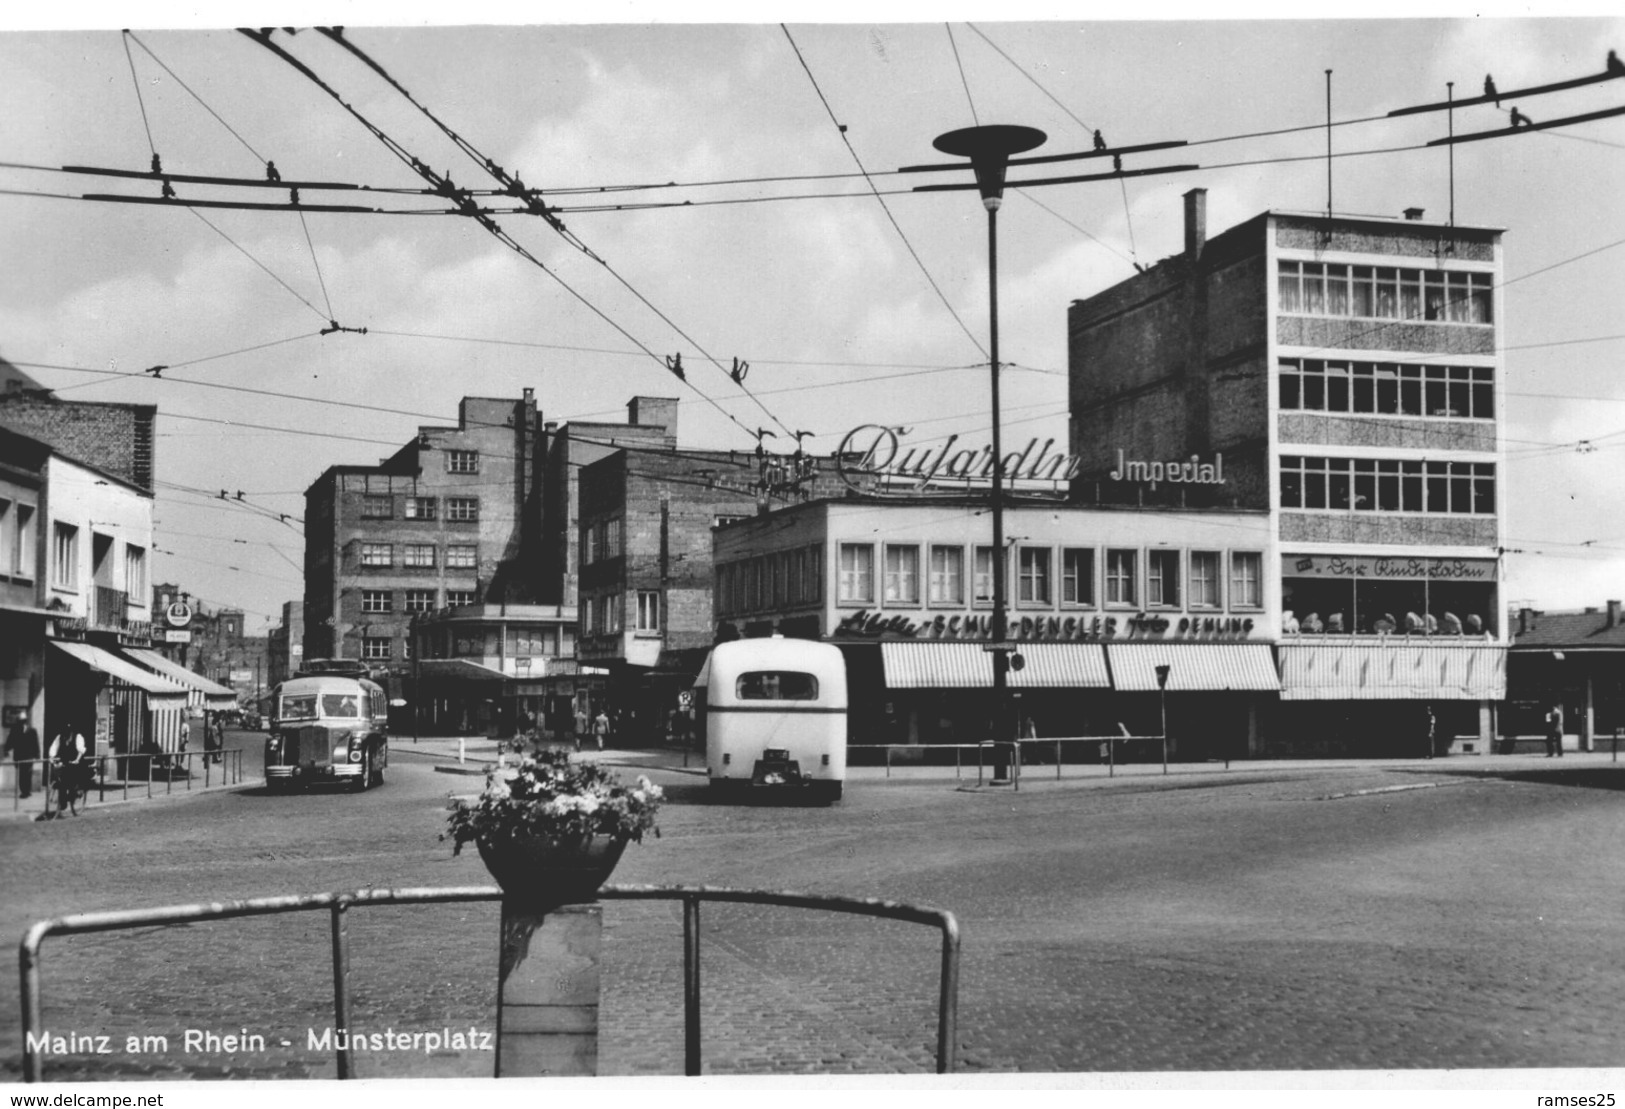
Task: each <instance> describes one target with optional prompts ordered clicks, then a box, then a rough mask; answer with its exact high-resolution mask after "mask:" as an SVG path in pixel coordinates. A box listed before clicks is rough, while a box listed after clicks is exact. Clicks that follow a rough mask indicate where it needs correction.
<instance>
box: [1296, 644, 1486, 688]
mask: <svg viewBox="0 0 1625 1109" xmlns="http://www.w3.org/2000/svg"><path fill="white" fill-rule="evenodd" d="M1280 650H1281V700H1283V701H1376V700H1412V701H1500V700H1505V698H1506V688H1507V681H1506V659H1507V649H1506V648H1505V647H1503V646H1500V645H1498V644H1485V643H1461V642H1456V643H1407V642H1406V641H1405V640H1403V639H1398V640H1395V639H1388V640H1386V641H1384V642H1382V643H1375V644H1373V643H1359V644H1355V643H1313V644H1308V643H1283V644H1281V648H1280Z"/></svg>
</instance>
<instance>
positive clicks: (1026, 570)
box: [1016, 547, 1050, 605]
mask: <svg viewBox="0 0 1625 1109" xmlns="http://www.w3.org/2000/svg"><path fill="white" fill-rule="evenodd" d="M1016 562H1017V566H1018V568H1019V574H1018V576H1017V579H1016V600H1018V601H1019V602H1021V603H1022V604H1030V605H1047V604H1049V603H1050V591H1049V548H1048V547H1022V548H1021V549H1020V550H1019V551H1018V552H1017V555H1016Z"/></svg>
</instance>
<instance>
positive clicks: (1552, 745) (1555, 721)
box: [1546, 704, 1563, 758]
mask: <svg viewBox="0 0 1625 1109" xmlns="http://www.w3.org/2000/svg"><path fill="white" fill-rule="evenodd" d="M1554 755H1555V756H1556V757H1558V758H1562V757H1563V706H1562V705H1561V704H1556V705H1553V706H1552V711H1551V712H1548V713H1547V714H1546V757H1547V758H1551V757H1553V756H1554Z"/></svg>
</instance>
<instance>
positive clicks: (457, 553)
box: [361, 543, 480, 570]
mask: <svg viewBox="0 0 1625 1109" xmlns="http://www.w3.org/2000/svg"><path fill="white" fill-rule="evenodd" d="M400 547H401V565H402V566H405V567H407V568H408V569H413V570H433V569H434V568H435V567H436V566H437V565H438V564H439V558H440V548H439V547H437V546H435V544H433V543H402V544H401V545H400ZM479 561H480V549H479V548H478V547H475V546H472V545H461V544H452V545H451V546H448V547H447V548H446V569H448V570H472V569H475V568H476V567H478V566H479ZM361 565H363V566H371V567H377V568H381V567H387V566H394V565H395V544H393V543H363V544H361Z"/></svg>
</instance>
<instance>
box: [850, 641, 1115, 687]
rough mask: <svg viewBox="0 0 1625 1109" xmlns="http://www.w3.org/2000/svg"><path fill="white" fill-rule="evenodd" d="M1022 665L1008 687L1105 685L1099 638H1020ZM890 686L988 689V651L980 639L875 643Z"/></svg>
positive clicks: (990, 676)
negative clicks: (1037, 640) (1043, 640)
mask: <svg viewBox="0 0 1625 1109" xmlns="http://www.w3.org/2000/svg"><path fill="white" fill-rule="evenodd" d="M1016 650H1017V653H1019V654H1020V655H1021V657H1022V660H1023V661H1024V663H1025V665H1024V666H1023V667H1022V668H1021V669H1020V670H1015V669H1012V670H1011V671H1010V683H1009V684H1010V688H1011V689H1108V688H1110V686H1111V679H1110V676H1109V675H1108V673H1107V671H1106V656H1105V653H1104V652H1103V651H1102V650H1101V648H1100V645H1099V644H1098V643H1022V644H1019V645H1017V648H1016ZM880 661H881V666H882V668H883V669H884V671H885V675H886V686H887V688H889V689H991V688H992V686H993V653H992V652H991V651H988V650H987V649H986V648H985V646H984V645H983V644H981V643H942V642H925V643H909V642H895V643H882V644H881V645H880Z"/></svg>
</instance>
